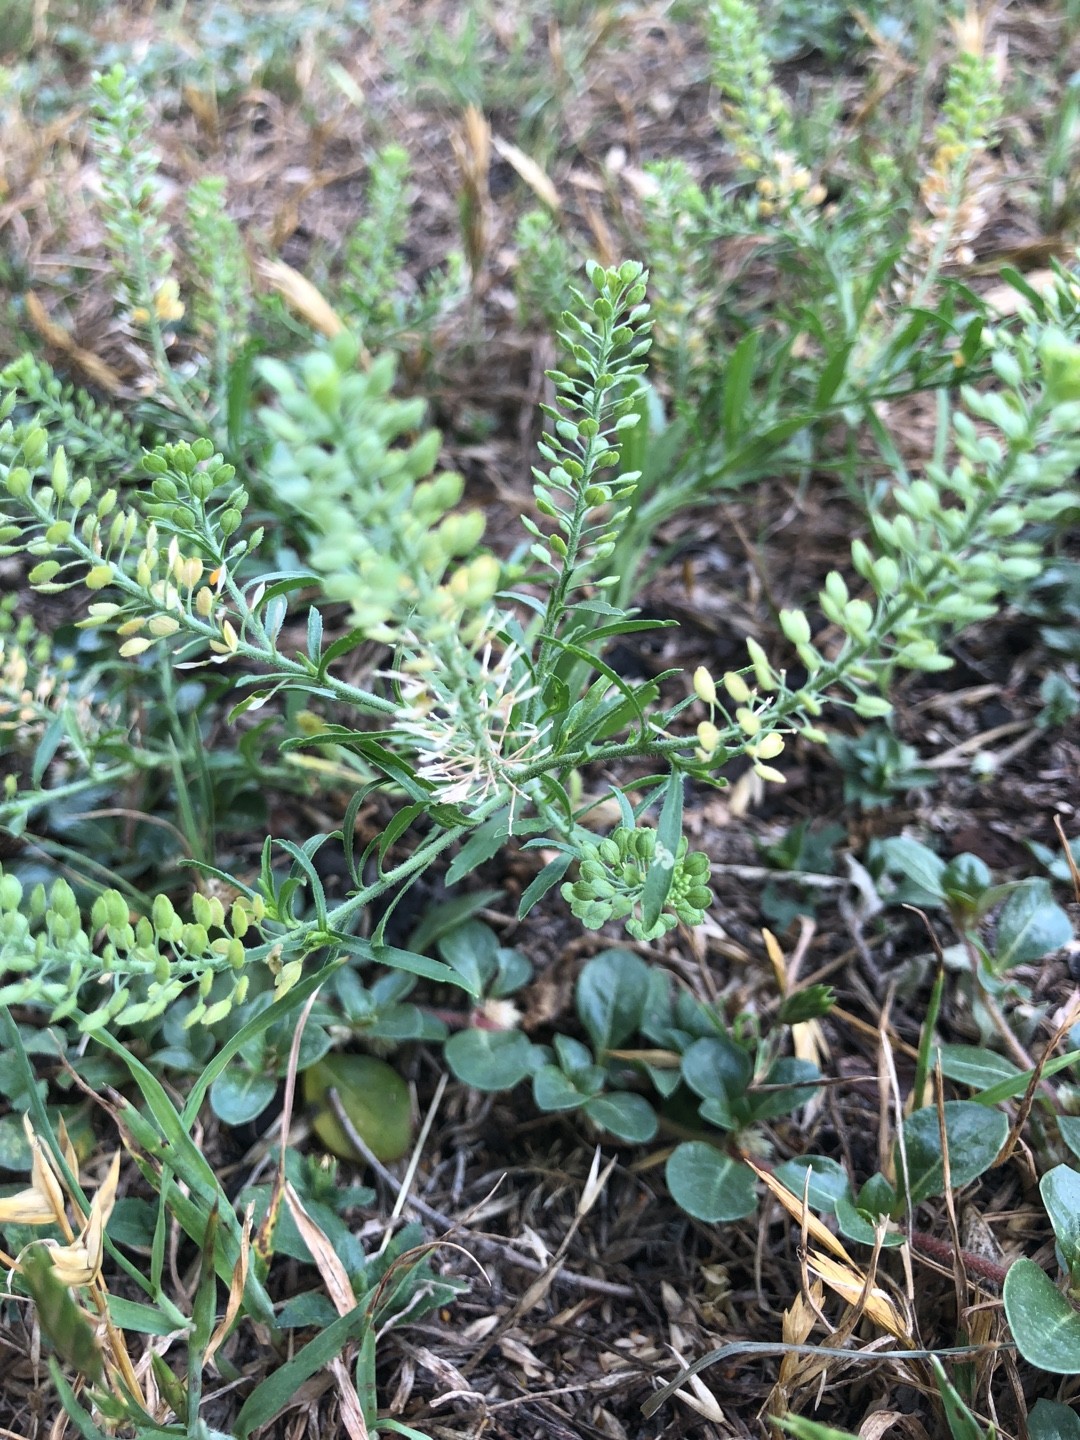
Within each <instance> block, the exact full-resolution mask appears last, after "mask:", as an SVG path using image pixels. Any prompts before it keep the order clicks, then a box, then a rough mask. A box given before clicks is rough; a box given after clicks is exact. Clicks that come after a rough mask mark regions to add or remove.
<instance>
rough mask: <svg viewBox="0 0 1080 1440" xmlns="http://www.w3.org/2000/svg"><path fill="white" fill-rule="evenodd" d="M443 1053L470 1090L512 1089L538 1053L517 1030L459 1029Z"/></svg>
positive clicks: (540, 1053) (524, 1075) (451, 1067)
mask: <svg viewBox="0 0 1080 1440" xmlns="http://www.w3.org/2000/svg"><path fill="white" fill-rule="evenodd" d="M443 1053H444V1055H445V1056H446V1063H447V1064H448V1065H449V1066H450V1069H451V1070H452V1071H453V1073H454V1077H455V1079H457V1080H460V1081H461V1082H462V1083H463V1084H465V1085H471V1086H472V1087H473V1089H474V1090H512V1089H513V1088H514V1086H515V1085H518V1084H520V1083H521V1081H522V1080H524V1079H525V1078H526V1077H527V1076H529V1075H531V1074H532V1072H533V1069H534V1067H535V1063H536V1060H537V1058H538V1057H540V1056H541V1055H542V1052H541V1051H540V1050H539V1049H538V1047H536V1046H534V1045H533V1044H532V1042H531V1041H530V1040H529V1038H528V1036H526V1035H523V1034H522V1033H521V1031H520V1030H459V1031H458V1033H457V1034H456V1035H451V1037H450V1039H449V1040H448V1041H447V1042H446V1048H445V1050H444V1052H443Z"/></svg>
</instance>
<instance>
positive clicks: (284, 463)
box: [260, 332, 500, 644]
mask: <svg viewBox="0 0 1080 1440" xmlns="http://www.w3.org/2000/svg"><path fill="white" fill-rule="evenodd" d="M358 355H359V345H358V342H357V340H356V339H355V337H353V336H352V335H349V334H348V333H347V332H343V333H342V334H340V335H338V336H337V337H336V338H335V339H334V340H333V341H332V343H331V345H330V347H329V349H327V350H320V351H316V352H313V353H311V354H309V355H306V356H304V357H303V359H302V360H301V361H300V362H299V364H298V365H297V366H291V365H286V364H284V363H283V362H281V361H279V360H273V359H265V360H263V361H261V362H260V369H261V371H262V375H263V378H264V380H266V381H267V383H268V384H269V385H270V386H271V388H272V389H273V390H274V392H275V394H276V401H277V403H276V405H275V406H274V408H273V409H270V408H268V409H265V410H264V411H263V412H262V420H263V423H264V425H265V426H266V428H267V430H268V431H269V433H270V434H271V435H272V436H273V437H274V439H275V441H276V444H275V446H274V450H273V453H272V455H271V459H270V464H269V480H270V483H271V485H272V486H273V489H274V493H275V494H276V495H277V497H278V499H279V500H280V501H282V502H284V503H285V504H287V505H289V506H290V507H291V508H293V509H294V510H296V511H297V513H298V514H299V515H301V516H302V517H303V521H304V523H305V524H306V525H307V526H308V527H309V531H310V535H311V548H310V550H309V552H308V557H307V558H308V562H309V564H310V565H311V567H312V569H313V570H315V571H317V572H318V574H319V575H320V576H321V577H322V581H323V587H324V589H325V592H326V594H327V596H328V597H329V598H330V599H333V600H344V601H347V602H348V603H349V604H350V606H351V607H352V618H353V622H354V624H355V625H356V626H357V627H358V628H360V629H363V630H365V631H367V632H368V633H369V634H370V635H372V636H374V637H375V638H380V639H384V640H386V641H387V642H388V643H393V642H395V641H396V640H397V639H399V638H400V627H401V623H402V620H403V618H404V617H406V616H408V617H410V624H411V625H412V627H413V628H414V629H417V630H418V631H419V630H420V629H421V628H422V629H423V633H424V638H425V640H426V641H428V642H429V643H435V644H437V643H438V642H439V640H440V639H441V638H442V637H443V636H445V635H448V634H451V633H456V632H457V631H459V630H460V629H461V626H462V621H463V619H464V618H465V617H466V616H467V615H468V614H469V613H470V612H476V611H482V610H484V609H486V607H487V606H488V604H489V603H490V601H491V599H492V597H493V596H494V594H495V591H496V589H497V588H498V585H499V577H500V566H499V564H498V561H497V560H496V559H495V558H494V556H491V555H483V554H481V555H477V554H475V553H474V552H475V551H476V548H477V546H478V545H479V543H480V540H481V537H482V535H483V531H484V517H483V516H482V515H481V513H480V512H479V511H478V510H471V511H459V510H458V509H457V508H456V507H457V506H458V505H459V504H460V501H461V498H462V494H463V491H464V484H465V482H464V480H463V479H462V477H461V476H460V475H458V474H456V473H455V472H452V471H444V472H439V473H434V471H435V465H436V462H437V460H438V456H439V447H440V445H441V443H442V442H441V436H440V435H439V433H438V431H437V430H428V431H424V432H422V433H421V434H420V436H419V438H416V439H411V438H410V437H412V436H413V435H414V434H415V432H416V430H417V429H418V427H419V426H420V425H421V424H422V422H423V418H424V405H423V402H421V401H415V400H399V399H397V398H396V397H395V396H394V395H393V394H392V387H393V383H394V359H393V356H392V355H384V356H381V357H380V358H378V359H377V360H375V361H374V362H373V363H372V364H371V366H370V367H369V368H368V369H367V370H366V371H364V370H360V369H359V368H358V367H357V359H358ZM406 441H408V442H409V443H403V442H406Z"/></svg>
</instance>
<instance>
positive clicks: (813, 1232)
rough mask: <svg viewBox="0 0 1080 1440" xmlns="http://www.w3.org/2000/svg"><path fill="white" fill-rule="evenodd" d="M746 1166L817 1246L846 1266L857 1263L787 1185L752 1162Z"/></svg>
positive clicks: (748, 1160) (747, 1162) (748, 1161)
mask: <svg viewBox="0 0 1080 1440" xmlns="http://www.w3.org/2000/svg"><path fill="white" fill-rule="evenodd" d="M746 1164H747V1165H749V1166H750V1169H751V1170H753V1172H754V1174H755V1175H756V1176H757V1177H758V1179H759V1180H760V1181H761V1183H762V1184H763V1185H764V1186H765V1188H766V1190H768V1192H769V1193H770V1195H772V1196H773V1197H774V1199H776V1200H779V1202H780V1204H781V1205H782V1206H783V1207H784V1209H785V1210H786V1211H787V1212H788V1214H789V1215H790V1216H791V1218H792V1219H793V1220H794V1221H796V1222H797V1223H798V1224H799V1225H800V1226H802V1225H803V1224H805V1226H806V1233H807V1235H808V1236H809V1237H810V1239H811V1240H813V1241H814V1242H815V1244H817V1245H824V1247H825V1249H826V1250H831V1251H832V1253H833V1254H834V1255H837V1256H839V1258H840V1259H841V1260H843V1261H844V1262H845V1263H846V1264H848V1265H854V1263H855V1262H854V1261H853V1260H852V1258H851V1256H850V1255H849V1254H848V1252H847V1251H846V1250H845V1249H844V1247H843V1245H841V1243H840V1241H839V1240H838V1239H837V1238H836V1236H835V1235H834V1234H833V1233H832V1231H831V1230H830V1229H829V1228H828V1226H827V1225H824V1224H823V1223H822V1222H821V1221H820V1220H819V1219H818V1217H817V1216H816V1215H815V1214H814V1213H813V1212H812V1211H810V1210H808V1209H807V1208H806V1206H805V1205H804V1204H803V1202H802V1197H801V1196H799V1195H793V1194H792V1193H791V1191H790V1190H789V1189H788V1188H787V1186H786V1185H782V1184H781V1183H780V1181H779V1180H777V1178H776V1176H775V1175H772V1174H770V1173H769V1171H768V1170H762V1169H761V1168H760V1167H759V1166H757V1165H755V1164H754V1162H753V1161H752V1160H750V1159H747V1160H746Z"/></svg>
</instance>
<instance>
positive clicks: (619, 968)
mask: <svg viewBox="0 0 1080 1440" xmlns="http://www.w3.org/2000/svg"><path fill="white" fill-rule="evenodd" d="M648 988H649V967H648V966H647V965H646V964H645V961H644V960H642V959H641V957H640V956H638V955H635V954H634V952H633V951H632V950H604V951H603V952H602V953H601V954H599V955H595V956H594V957H593V958H592V959H591V960H590V961H589V962H588V964H587V965H586V966H585V968H584V969H583V970H582V972H581V974H580V975H579V976H578V983H577V996H576V1000H577V1012H578V1016H579V1017H580V1019H581V1023H582V1024H583V1025H584V1026H585V1029H586V1030H587V1031H588V1032H589V1039H590V1040H591V1041H592V1043H593V1049H594V1050H595V1052H596V1054H597V1056H598V1057H600V1056H601V1052H602V1051H604V1050H613V1049H617V1048H618V1046H620V1045H621V1044H622V1043H623V1041H624V1040H627V1039H629V1038H630V1036H631V1035H633V1034H634V1032H635V1031H636V1030H637V1029H638V1027H639V1026H640V1024H641V1012H642V1010H643V1008H644V1005H645V996H646V994H647V992H648Z"/></svg>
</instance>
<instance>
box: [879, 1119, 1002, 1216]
mask: <svg viewBox="0 0 1080 1440" xmlns="http://www.w3.org/2000/svg"><path fill="white" fill-rule="evenodd" d="M942 1109H943V1110H944V1113H945V1140H946V1144H947V1145H948V1147H949V1178H950V1181H951V1183H952V1188H953V1189H954V1190H958V1189H959V1188H960V1187H961V1186H962V1185H967V1184H968V1183H969V1182H970V1181H972V1180H974V1179H976V1178H977V1177H978V1176H979V1175H982V1174H983V1172H984V1171H986V1170H989V1168H990V1166H991V1165H992V1164H993V1163H994V1161H995V1160H996V1159H997V1157H998V1153H999V1151H1000V1150H1001V1147H1002V1145H1004V1143H1005V1137H1006V1136H1007V1135H1008V1133H1009V1122H1008V1119H1007V1118H1006V1116H1005V1115H1003V1114H1002V1113H1001V1112H1000V1111H999V1110H987V1108H986V1106H985V1105H978V1104H976V1103H975V1101H973V1100H946V1102H945V1104H944V1105H943V1107H942ZM904 1151H905V1153H906V1155H907V1163H908V1188H909V1192H910V1195H911V1203H912V1205H917V1204H918V1203H919V1201H920V1200H926V1199H927V1198H928V1197H929V1196H931V1195H941V1194H942V1193H943V1190H944V1185H945V1169H944V1163H943V1157H942V1153H941V1133H940V1130H939V1127H938V1113H937V1110H936V1109H935V1108H934V1107H933V1106H927V1107H926V1108H925V1109H922V1110H916V1111H915V1113H914V1115H909V1116H908V1118H907V1120H905V1122H904ZM894 1163H895V1165H896V1173H897V1174H898V1175H899V1174H901V1173H902V1170H903V1161H902V1158H901V1151H900V1146H899V1145H897V1147H896V1157H895V1162H894ZM897 1190H898V1192H899V1193H900V1194H901V1195H903V1194H904V1187H903V1185H902V1184H898V1185H897Z"/></svg>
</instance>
